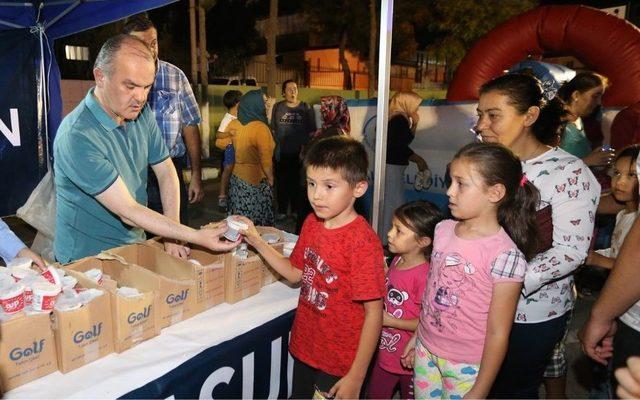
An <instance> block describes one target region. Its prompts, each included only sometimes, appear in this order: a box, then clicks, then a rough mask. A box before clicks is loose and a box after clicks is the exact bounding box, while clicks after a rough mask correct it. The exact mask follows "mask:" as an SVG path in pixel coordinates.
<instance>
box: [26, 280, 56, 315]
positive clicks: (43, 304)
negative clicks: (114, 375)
mask: <svg viewBox="0 0 640 400" xmlns="http://www.w3.org/2000/svg"><path fill="white" fill-rule="evenodd" d="M31 289H32V290H33V303H32V304H31V306H32V307H33V310H34V311H44V312H48V311H51V310H53V306H54V305H55V302H56V296H58V294H60V290H61V287H60V286H56V285H52V284H51V283H49V282H36V283H34V284H33V287H32V288H31Z"/></svg>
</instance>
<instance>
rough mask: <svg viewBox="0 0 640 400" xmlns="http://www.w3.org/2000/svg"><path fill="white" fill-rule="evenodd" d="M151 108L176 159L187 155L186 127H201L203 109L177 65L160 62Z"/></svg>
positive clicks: (150, 99)
mask: <svg viewBox="0 0 640 400" xmlns="http://www.w3.org/2000/svg"><path fill="white" fill-rule="evenodd" d="M149 106H150V107H151V109H152V110H153V112H154V113H155V115H156V121H157V122H158V126H159V127H160V131H162V137H163V138H164V141H165V143H166V145H167V147H168V148H169V154H170V155H171V157H172V158H175V157H182V156H183V155H184V154H185V152H186V146H185V144H184V139H183V138H182V128H183V127H184V126H189V125H198V124H199V123H200V121H201V118H200V109H199V108H198V103H197V102H196V98H195V96H194V95H193V90H192V89H191V85H190V84H189V81H188V80H187V77H186V75H185V74H184V72H182V71H181V70H180V68H178V67H176V66H175V65H173V64H169V63H168V62H166V61H162V60H158V73H157V74H156V80H155V82H154V83H153V87H152V88H151V91H150V92H149Z"/></svg>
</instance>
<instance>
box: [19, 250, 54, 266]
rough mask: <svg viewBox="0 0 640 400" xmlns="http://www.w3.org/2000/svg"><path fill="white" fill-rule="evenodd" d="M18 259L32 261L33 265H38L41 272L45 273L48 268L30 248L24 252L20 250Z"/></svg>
mask: <svg viewBox="0 0 640 400" xmlns="http://www.w3.org/2000/svg"><path fill="white" fill-rule="evenodd" d="M16 257H23V258H29V259H31V261H33V263H34V264H36V265H37V266H38V268H40V270H42V271H44V270H45V269H46V268H47V266H46V264H45V262H44V260H43V259H42V258H41V257H40V256H39V255H38V254H36V253H35V252H34V251H33V250H31V249H30V248H28V247H25V248H23V249H22V250H20V251H19V252H18V254H16Z"/></svg>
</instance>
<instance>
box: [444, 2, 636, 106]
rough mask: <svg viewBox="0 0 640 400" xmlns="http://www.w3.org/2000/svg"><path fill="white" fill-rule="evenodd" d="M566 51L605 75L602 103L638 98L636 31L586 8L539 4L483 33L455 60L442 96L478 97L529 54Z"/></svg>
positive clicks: (456, 98) (624, 103) (622, 103)
mask: <svg viewBox="0 0 640 400" xmlns="http://www.w3.org/2000/svg"><path fill="white" fill-rule="evenodd" d="M545 54H569V55H573V56H574V57H576V58H578V59H579V60H580V61H582V62H583V63H584V64H585V65H587V66H588V67H589V68H591V69H592V70H593V71H596V72H599V73H601V74H603V75H605V76H607V77H608V78H609V80H610V82H611V86H610V87H609V89H608V90H607V91H606V92H605V95H604V97H603V99H602V103H603V105H604V106H605V107H624V106H627V105H629V104H632V103H636V102H638V101H640V30H639V29H638V28H636V27H635V26H633V25H632V24H630V23H629V22H627V21H625V20H622V19H619V18H617V17H615V16H613V15H610V14H607V13H605V12H603V11H600V10H597V9H595V8H591V7H585V6H580V5H577V6H576V5H570V6H543V7H538V8H536V9H533V10H531V11H528V12H526V13H524V14H521V15H518V16H517V17H514V18H512V19H510V20H509V21H507V22H505V23H504V24H502V25H500V26H498V27H496V28H495V29H493V30H492V31H490V32H489V33H488V34H486V35H485V36H483V37H482V38H481V39H480V40H479V41H478V43H476V45H475V46H474V47H473V48H472V49H471V51H469V53H468V54H467V55H466V56H465V58H464V59H463V60H462V62H461V63H460V66H459V67H458V69H457V71H456V73H455V75H454V78H453V81H452V82H451V84H450V85H449V90H448V92H447V100H449V101H469V100H477V99H478V89H479V87H480V86H481V85H482V84H483V83H485V82H486V81H488V80H490V79H492V78H495V77H496V76H499V75H501V74H502V73H503V71H504V70H506V69H509V68H510V67H511V66H512V65H514V64H516V63H517V62H519V61H522V60H524V59H526V58H527V57H528V56H533V58H534V59H535V58H537V57H539V56H542V55H545Z"/></svg>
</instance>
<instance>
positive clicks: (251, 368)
mask: <svg viewBox="0 0 640 400" xmlns="http://www.w3.org/2000/svg"><path fill="white" fill-rule="evenodd" d="M294 314H295V310H292V311H289V312H288V313H286V314H284V315H282V316H280V317H278V318H276V319H274V320H272V321H269V322H267V323H266V324H264V325H261V326H259V327H257V328H255V329H252V330H251V331H249V332H247V333H245V334H243V335H241V336H238V337H236V338H234V339H231V340H229V341H226V342H223V343H220V344H219V345H217V346H214V347H210V348H208V349H207V350H205V351H203V352H202V353H200V354H198V355H197V356H195V357H193V358H191V359H189V360H187V361H186V362H184V363H183V364H181V365H179V366H178V367H177V368H175V369H174V370H172V371H170V372H168V373H166V374H165V375H163V376H161V377H159V378H158V379H156V380H154V381H152V382H149V383H148V384H146V385H144V386H142V387H140V388H138V389H136V390H134V391H131V392H129V393H127V394H125V395H124V396H122V397H121V398H123V399H158V398H160V399H166V398H168V397H171V398H175V399H197V398H200V399H267V398H269V399H286V398H288V397H289V393H290V388H291V376H292V373H293V359H292V358H291V356H289V332H290V330H291V324H292V323H293V316H294ZM211 329H220V327H216V326H212V327H211Z"/></svg>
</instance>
